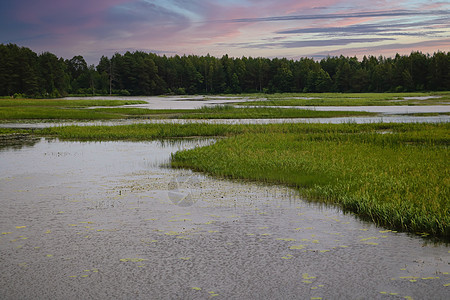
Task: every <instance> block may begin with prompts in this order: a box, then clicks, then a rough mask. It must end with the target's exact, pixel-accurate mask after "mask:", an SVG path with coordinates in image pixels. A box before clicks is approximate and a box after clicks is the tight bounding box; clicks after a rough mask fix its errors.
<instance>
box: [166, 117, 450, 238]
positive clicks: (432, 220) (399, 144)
mask: <svg viewBox="0 0 450 300" xmlns="http://www.w3.org/2000/svg"><path fill="white" fill-rule="evenodd" d="M267 127H268V128H266V130H265V132H259V133H255V132H253V133H250V132H248V133H244V134H242V135H238V136H234V137H231V138H228V139H222V140H220V141H218V142H217V143H216V144H213V145H211V146H207V147H203V148H196V149H193V150H188V151H182V152H178V153H176V154H175V155H173V158H172V166H174V167H187V168H191V169H195V170H198V171H203V172H207V173H210V174H213V175H218V176H224V177H230V178H244V179H250V180H257V181H264V182H270V183H280V184H285V185H289V186H292V187H295V188H297V189H298V190H299V191H300V193H301V194H303V195H304V196H305V197H307V198H308V199H310V200H317V201H320V202H325V203H330V204H336V205H339V206H341V207H342V208H343V209H344V210H346V211H352V212H354V213H356V214H358V215H359V216H360V217H362V218H364V219H368V220H371V221H373V222H375V223H377V224H379V225H382V226H386V227H389V228H392V229H397V230H403V231H409V232H420V233H426V234H431V235H433V236H441V237H444V238H446V239H449V238H450V199H449V195H450V189H449V186H450V177H449V168H448V166H449V161H448V146H449V143H450V137H449V130H448V129H449V126H448V125H447V124H437V125H425V124H424V125H418V124H414V125H410V126H408V125H404V126H398V125H393V126H389V125H374V124H372V125H370V124H369V125H365V126H357V125H355V126H351V125H324V126H322V125H316V126H313V128H308V127H309V126H305V125H297V124H296V125H289V126H275V127H274V126H267ZM270 127H272V128H270ZM280 131H282V132H283V133H282V134H280Z"/></svg>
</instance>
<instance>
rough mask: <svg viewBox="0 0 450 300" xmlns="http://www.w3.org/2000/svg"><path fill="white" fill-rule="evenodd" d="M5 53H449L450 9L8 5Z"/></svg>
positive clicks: (90, 57)
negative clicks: (8, 48)
mask: <svg viewBox="0 0 450 300" xmlns="http://www.w3.org/2000/svg"><path fill="white" fill-rule="evenodd" d="M0 43H4V44H6V43H15V44H18V45H19V46H25V47H29V48H31V49H32V50H34V51H36V52H38V53H40V52H44V51H49V52H52V53H55V54H56V55H58V56H61V57H64V58H71V57H73V56H75V55H82V56H84V57H85V59H86V60H87V61H88V63H90V64H97V63H98V60H99V59H100V57H101V56H102V55H106V56H111V55H113V54H114V53H116V52H119V53H123V52H125V51H134V50H140V51H146V52H154V53H157V54H166V55H174V54H179V55H183V54H196V55H206V54H208V53H209V54H210V55H214V56H219V57H220V56H222V55H224V54H228V55H229V56H233V57H241V56H253V57H257V56H262V57H269V58H272V57H287V58H292V59H298V58H300V57H314V58H321V57H324V56H327V55H332V56H333V55H341V54H342V55H345V56H355V55H356V56H358V57H362V56H363V55H375V56H379V55H383V56H394V55H395V54H396V53H400V54H409V53H411V51H422V52H424V53H430V54H433V53H434V52H436V51H450V1H448V0H447V1H444V0H437V1H433V0H428V1H419V0H414V1H402V0H397V1H390V0H370V1H368V0H360V1H348V0H316V1H310V0H308V1H303V0H301V1H293V0H278V1H269V0H242V1H236V0H221V1H210V0H192V1H187V0H95V1H92V0H76V1H75V0H40V1H36V0H2V1H1V2H0Z"/></svg>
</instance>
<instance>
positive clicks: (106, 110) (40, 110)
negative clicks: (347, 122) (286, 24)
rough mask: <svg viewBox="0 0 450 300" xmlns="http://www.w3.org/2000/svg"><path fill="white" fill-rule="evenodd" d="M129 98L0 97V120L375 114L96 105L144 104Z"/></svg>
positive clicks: (224, 107)
mask: <svg viewBox="0 0 450 300" xmlns="http://www.w3.org/2000/svg"><path fill="white" fill-rule="evenodd" d="M142 103H146V102H143V101H127V100H61V99H44V100H36V99H15V100H11V99H7V100H0V120H2V121H8V122H11V121H17V120H112V119H131V118H146V119H162V118H165V119H176V118H178V119H259V118H328V117H347V116H368V115H373V114H372V113H367V112H351V111H349V112H326V111H325V112H324V111H310V110H298V109H281V108H234V107H232V106H213V107H203V108H200V109H189V110H183V109H161V110H159V109H153V110H151V109H145V108H135V107H97V108H96V106H120V105H127V104H142Z"/></svg>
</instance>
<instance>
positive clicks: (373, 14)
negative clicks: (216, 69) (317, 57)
mask: <svg viewBox="0 0 450 300" xmlns="http://www.w3.org/2000/svg"><path fill="white" fill-rule="evenodd" d="M449 14H450V10H433V11H414V10H393V11H369V12H356V13H330V14H315V15H287V16H272V17H261V18H240V19H231V20H218V22H238V23H255V22H279V21H298V20H324V19H325V20H329V19H344V18H345V19H348V18H380V17H411V16H427V15H432V16H448V15H449Z"/></svg>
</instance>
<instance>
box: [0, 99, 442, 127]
mask: <svg viewBox="0 0 450 300" xmlns="http://www.w3.org/2000/svg"><path fill="white" fill-rule="evenodd" d="M64 99H68V100H71V99H79V98H77V97H73V98H64ZM83 99H93V100H102V99H103V100H143V101H146V102H147V103H146V104H138V105H127V106H126V107H140V108H148V109H196V108H200V107H202V106H208V105H209V106H211V105H220V104H232V103H236V102H242V101H248V100H249V99H248V98H245V97H220V96H214V97H211V98H209V97H207V96H190V97H189V98H186V97H175V96H172V97H87V98H83ZM97 108H98V107H97ZM278 108H280V106H278ZM291 108H299V109H310V110H321V111H350V110H351V111H368V112H374V113H379V114H380V115H379V116H376V117H338V118H295V119H225V120H177V119H170V120H142V119H127V120H114V121H94V122H79V121H72V122H71V121H64V122H39V123H36V122H29V123H2V124H0V128H45V127H53V126H64V125H79V126H90V125H107V126H114V125H126V124H148V123H178V124H185V123H208V124H274V123H328V124H341V123H358V124H363V123H440V122H450V116H449V115H440V116H414V115H411V114H412V113H449V112H450V106H449V105H428V106H426V105H421V106H293V107H291Z"/></svg>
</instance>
